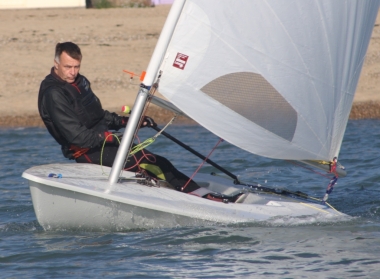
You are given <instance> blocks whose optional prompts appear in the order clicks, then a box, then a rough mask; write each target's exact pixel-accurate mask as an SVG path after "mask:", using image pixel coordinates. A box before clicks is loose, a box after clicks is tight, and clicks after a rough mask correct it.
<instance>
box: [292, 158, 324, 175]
mask: <svg viewBox="0 0 380 279" xmlns="http://www.w3.org/2000/svg"><path fill="white" fill-rule="evenodd" d="M286 161H287V162H289V163H291V164H293V165H295V166H298V167H301V168H304V169H307V170H309V171H311V172H314V173H316V174H319V175H320V176H323V177H326V178H328V179H331V177H329V176H328V175H325V174H323V173H321V172H318V171H315V170H313V169H312V168H308V167H305V166H303V165H301V164H297V163H295V162H294V161H290V160H286Z"/></svg>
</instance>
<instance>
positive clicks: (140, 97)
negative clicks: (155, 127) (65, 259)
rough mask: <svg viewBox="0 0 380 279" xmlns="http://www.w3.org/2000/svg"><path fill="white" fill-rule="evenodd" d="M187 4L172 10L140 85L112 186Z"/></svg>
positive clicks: (178, 1)
mask: <svg viewBox="0 0 380 279" xmlns="http://www.w3.org/2000/svg"><path fill="white" fill-rule="evenodd" d="M185 2H186V0H176V1H175V2H174V4H173V6H172V7H171V9H170V12H169V15H168V17H167V19H166V22H165V25H164V27H163V29H162V32H161V35H160V38H159V39H158V42H157V45H156V47H155V49H154V52H153V55H152V58H151V59H150V62H149V65H148V69H147V71H146V75H145V78H144V80H143V82H142V83H141V85H140V89H139V92H138V93H137V97H136V100H135V104H134V106H133V110H132V114H131V116H130V117H129V120H128V125H127V127H126V128H125V131H124V135H123V139H122V140H121V143H120V146H119V149H118V151H117V154H116V158H115V161H114V163H113V166H112V169H111V173H110V175H109V177H108V181H109V183H110V184H111V185H112V184H115V183H117V181H118V179H119V174H120V172H121V170H122V168H123V165H124V160H125V158H126V157H127V156H128V155H129V147H130V146H131V144H132V141H133V136H134V133H135V131H136V129H137V125H138V123H139V120H140V117H141V114H142V112H143V110H144V106H145V102H146V99H147V97H148V94H149V89H150V87H151V86H152V84H153V82H154V79H155V78H156V75H157V73H158V70H159V67H160V65H161V62H162V59H163V57H164V55H165V52H166V49H167V48H168V45H169V42H170V40H171V37H172V35H173V32H174V29H175V27H176V24H177V21H178V19H179V17H180V15H181V12H182V9H183V6H184V5H185Z"/></svg>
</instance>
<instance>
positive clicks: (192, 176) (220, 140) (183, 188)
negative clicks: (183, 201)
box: [181, 138, 223, 192]
mask: <svg viewBox="0 0 380 279" xmlns="http://www.w3.org/2000/svg"><path fill="white" fill-rule="evenodd" d="M222 141H223V139H222V138H219V141H218V142H217V143H216V144H215V146H214V148H213V149H212V150H211V151H210V153H209V154H208V155H207V157H206V158H205V159H204V160H203V162H202V163H201V164H200V165H199V167H198V168H197V169H196V171H195V172H194V173H193V174H192V175H191V177H190V178H189V180H188V181H187V182H186V184H185V186H183V187H182V189H181V191H182V192H183V191H184V190H185V188H186V187H187V185H189V183H190V181H191V180H193V178H194V176H195V175H196V174H197V173H198V171H199V170H200V168H201V167H202V166H203V165H204V163H205V162H206V161H207V159H208V157H210V156H211V154H212V153H213V152H214V151H215V149H216V147H217V146H218V145H219V144H220V143H221V142H222Z"/></svg>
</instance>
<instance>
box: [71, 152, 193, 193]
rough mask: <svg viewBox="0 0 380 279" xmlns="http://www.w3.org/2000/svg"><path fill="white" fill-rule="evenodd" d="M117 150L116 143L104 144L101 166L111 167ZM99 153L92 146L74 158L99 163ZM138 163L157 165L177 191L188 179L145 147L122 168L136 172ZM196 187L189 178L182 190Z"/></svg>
mask: <svg viewBox="0 0 380 279" xmlns="http://www.w3.org/2000/svg"><path fill="white" fill-rule="evenodd" d="M117 150H118V146H116V145H105V146H104V149H103V155H102V162H101V163H102V165H103V166H108V167H112V165H113V162H114V160H115V157H116V153H117ZM101 153H102V148H101V147H97V148H92V149H90V150H89V151H87V153H86V154H83V155H82V156H80V157H78V158H77V159H75V160H76V162H77V163H91V164H97V165H100V158H101ZM140 164H150V165H155V166H157V167H159V168H160V169H161V171H162V173H163V174H164V176H165V180H166V181H167V182H169V183H170V184H171V185H172V186H174V187H175V188H176V189H177V190H178V191H181V189H182V187H183V186H185V185H186V183H187V182H188V181H189V179H190V178H189V177H187V176H186V175H184V174H183V173H182V172H180V171H179V170H177V169H176V168H175V167H174V166H173V164H172V163H171V162H170V161H169V160H168V159H166V158H164V157H162V156H159V155H156V154H153V153H151V152H149V151H148V150H146V149H143V150H141V151H139V152H137V153H136V154H135V155H134V156H132V157H130V158H129V160H128V161H127V163H126V164H125V166H124V169H125V170H128V171H132V172H137V171H139V170H140V166H139V165H140ZM147 172H148V174H149V175H151V176H153V177H156V178H157V176H156V175H155V174H154V173H152V172H150V171H149V170H147ZM198 188H199V186H198V185H197V184H196V183H195V182H194V181H193V180H191V181H190V182H189V183H188V184H187V186H186V187H185V189H184V190H183V191H184V192H185V193H189V192H192V191H194V190H196V189H198Z"/></svg>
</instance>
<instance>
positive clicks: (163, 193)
mask: <svg viewBox="0 0 380 279" xmlns="http://www.w3.org/2000/svg"><path fill="white" fill-rule="evenodd" d="M103 170H104V171H105V172H106V173H107V174H108V173H109V172H110V168H107V167H103ZM50 173H56V174H58V173H60V174H62V178H51V177H48V175H49V174H50ZM101 173H102V169H101V167H100V166H98V165H90V164H52V165H43V166H37V167H33V168H30V169H28V170H26V171H25V172H24V173H23V177H24V178H26V179H28V180H29V185H30V191H31V195H32V200H33V206H34V210H35V213H36V216H37V219H38V222H39V223H40V224H41V226H42V227H43V228H44V229H45V230H66V229H68V230H107V231H108V230H111V231H120V230H130V229H141V228H157V227H173V226H189V225H190V226H191V225H203V224H210V223H222V224H236V223H247V222H256V221H266V220H270V219H271V218H274V217H303V216H312V217H315V218H316V220H318V221H323V220H331V219H334V218H339V217H342V216H344V214H342V213H340V212H337V211H336V210H334V209H331V208H329V207H328V206H326V205H321V204H317V203H310V202H307V201H305V200H298V199H293V198H289V197H284V196H280V195H275V194H265V193H260V194H256V193H250V194H248V196H247V198H246V199H245V201H244V202H243V203H227V204H226V203H221V202H215V201H211V200H206V199H203V198H200V197H197V196H193V195H188V194H184V193H180V192H177V191H174V190H171V189H167V188H164V187H149V186H145V185H141V184H139V183H137V182H136V180H135V179H134V173H130V172H123V173H122V176H123V177H124V178H126V179H125V180H123V182H121V183H118V184H115V185H112V186H110V184H109V183H108V176H107V175H103V176H102V175H101ZM195 180H196V181H197V182H199V183H200V185H202V186H206V187H207V188H209V189H211V190H213V191H219V192H223V193H225V194H231V193H233V192H238V191H239V190H241V188H240V189H239V188H237V187H238V186H236V185H234V184H233V183H232V182H230V181H229V180H225V179H222V178H218V177H214V176H211V175H205V174H203V175H198V176H197V177H196V178H195Z"/></svg>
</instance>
